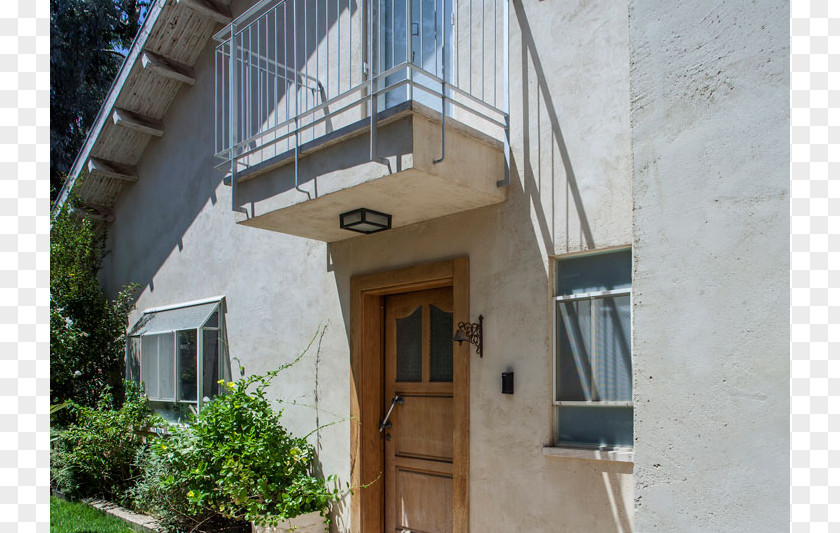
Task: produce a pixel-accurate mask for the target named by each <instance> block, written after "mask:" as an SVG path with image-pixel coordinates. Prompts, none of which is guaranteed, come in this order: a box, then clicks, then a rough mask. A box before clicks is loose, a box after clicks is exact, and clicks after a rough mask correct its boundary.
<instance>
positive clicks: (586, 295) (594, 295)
mask: <svg viewBox="0 0 840 533" xmlns="http://www.w3.org/2000/svg"><path fill="white" fill-rule="evenodd" d="M616 251H621V250H616ZM604 253H606V252H604ZM593 255H594V254H593ZM631 284H632V281H631ZM615 296H629V297H630V325H631V326H630V327H631V333H632V324H633V289H632V287H631V288H627V289H611V290H606V291H591V292H580V293H575V294H564V295H560V296H555V297H554V298H552V309H551V312H552V326H553V329H554V333H553V335H554V340H553V342H554V349H553V350H552V359H551V375H552V382H553V383H552V391H551V399H552V403H553V404H554V405H555V406H557V407H559V406H562V405H567V406H578V407H579V406H594V407H633V400H629V401H615V400H597V401H593V400H558V399H557V398H558V397H559V394H558V393H559V383H558V382H557V381H558V380H557V359H558V357H560V353H559V350H560V343H559V342H558V339H557V318H558V317H557V315H558V314H559V311H558V309H557V304H558V303H559V302H576V301H581V300H589V301H593V300H596V299H605V298H611V297H615ZM590 320H591V321H593V322H594V320H595V319H594V314H590ZM592 331H594V328H592ZM630 357H631V359H630V365H631V366H630V368H631V372H632V368H633V366H632V364H633V363H632V361H633V360H632V357H633V336H632V334H631V336H630Z"/></svg>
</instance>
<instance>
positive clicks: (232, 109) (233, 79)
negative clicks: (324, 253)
mask: <svg viewBox="0 0 840 533" xmlns="http://www.w3.org/2000/svg"><path fill="white" fill-rule="evenodd" d="M236 66H237V65H236V24H235V23H234V22H231V23H230V90H229V91H228V93H229V97H230V103H229V104H228V108H229V109H228V113H229V115H230V116H229V117H228V125H229V127H230V131H229V132H228V133H229V136H230V146H229V147H228V148H229V151H230V203H231V205H230V208H231V209H232V210H233V211H238V209H237V206H236V143H237V140H236V129H237V127H238V121H237V118H238V117H237V112H238V108H239V106H238V102H237V100H238V92H237V87H238V85H239V84H238V83H237V74H236V73H237V68H236Z"/></svg>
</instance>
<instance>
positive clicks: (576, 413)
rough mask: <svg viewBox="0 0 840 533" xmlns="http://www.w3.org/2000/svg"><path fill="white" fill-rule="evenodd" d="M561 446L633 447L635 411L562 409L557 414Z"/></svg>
mask: <svg viewBox="0 0 840 533" xmlns="http://www.w3.org/2000/svg"><path fill="white" fill-rule="evenodd" d="M555 417H556V419H555V426H556V428H557V435H556V442H557V444H563V443H567V444H598V445H601V446H632V445H633V408H632V407H597V406H581V407H578V406H561V407H559V408H557V409H556V412H555Z"/></svg>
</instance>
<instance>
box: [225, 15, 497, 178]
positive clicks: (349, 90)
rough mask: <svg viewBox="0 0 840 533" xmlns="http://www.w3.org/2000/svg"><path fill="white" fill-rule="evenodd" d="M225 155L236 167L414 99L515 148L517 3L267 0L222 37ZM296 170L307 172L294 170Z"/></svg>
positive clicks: (288, 151) (295, 149)
mask: <svg viewBox="0 0 840 533" xmlns="http://www.w3.org/2000/svg"><path fill="white" fill-rule="evenodd" d="M215 39H216V41H217V42H218V45H217V47H216V77H215V108H216V120H215V150H214V151H215V155H216V157H218V158H219V159H220V160H221V163H220V164H219V165H218V167H219V168H223V169H224V168H227V169H229V170H230V172H231V174H232V177H233V179H232V182H233V183H235V181H236V179H235V178H236V174H237V172H241V171H243V170H245V169H247V168H249V167H251V166H253V165H256V164H259V163H262V162H263V161H266V160H269V159H271V158H274V157H277V156H280V155H284V154H285V155H289V156H291V155H293V156H294V157H295V164H296V168H297V159H298V156H299V149H300V147H301V145H303V144H304V143H307V142H309V141H312V140H315V139H318V138H319V137H322V136H324V135H327V134H329V133H331V132H333V131H335V130H337V129H339V128H342V127H345V126H350V125H352V124H354V123H358V122H359V121H369V122H370V150H371V151H370V156H371V160H379V161H381V158H379V156H378V155H377V152H376V127H377V117H378V115H379V113H380V112H382V111H384V110H386V109H388V108H390V107H393V106H395V105H398V104H400V103H403V102H406V101H408V100H413V101H416V102H419V103H421V104H423V105H425V106H426V107H428V108H430V109H432V110H434V111H436V112H438V113H440V116H441V128H442V132H443V133H442V136H441V138H442V143H441V156H440V159H438V160H437V161H441V160H443V158H444V157H445V154H446V141H445V131H446V129H445V124H446V119H447V117H450V118H453V119H455V120H458V121H460V122H463V123H466V124H467V125H469V126H471V127H474V128H476V129H479V130H480V131H483V132H485V133H488V134H490V135H492V136H496V137H497V138H499V139H500V140H502V141H503V142H504V143H505V153H506V160H508V154H509V144H508V132H509V115H508V111H509V97H508V95H509V91H508V0H263V1H261V2H258V3H257V4H255V5H254V6H253V7H252V8H251V9H249V10H248V11H247V12H245V13H243V14H242V15H241V16H239V17H237V18H236V20H234V21H233V22H232V23H231V24H229V25H228V26H226V27H225V28H224V29H222V30H221V31H220V32H219V33H217V34H216V36H215ZM296 175H297V173H296Z"/></svg>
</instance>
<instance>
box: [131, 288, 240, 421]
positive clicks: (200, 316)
mask: <svg viewBox="0 0 840 533" xmlns="http://www.w3.org/2000/svg"><path fill="white" fill-rule="evenodd" d="M223 303H224V300H222V299H221V298H216V299H212V300H210V301H208V300H203V301H200V302H195V303H187V304H182V305H178V306H168V307H165V308H156V309H149V310H147V311H145V312H144V313H143V315H142V316H141V317H140V319H139V320H138V321H137V323H136V324H135V325H134V327H132V328H131V330H130V331H129V333H128V341H127V343H126V375H127V378H128V379H129V380H132V381H135V382H137V383H140V384H141V385H142V387H143V390H144V391H145V393H146V396H147V397H148V398H149V401H150V402H151V406H152V408H153V409H154V410H155V411H156V412H158V413H160V414H161V415H163V416H164V417H165V418H167V419H168V420H170V421H172V422H184V421H186V419H187V415H188V413H189V412H190V411H193V412H196V413H197V412H199V411H200V410H201V406H202V404H204V403H206V402H207V401H209V400H210V399H211V398H213V397H214V396H216V395H217V394H218V393H219V392H220V387H221V384H220V383H219V381H220V380H222V379H226V378H228V377H229V371H228V370H229V369H228V368H227V365H226V364H225V361H226V360H227V358H226V357H225V355H224V352H225V349H224V346H225V343H224V338H225V335H224V317H223Z"/></svg>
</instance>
